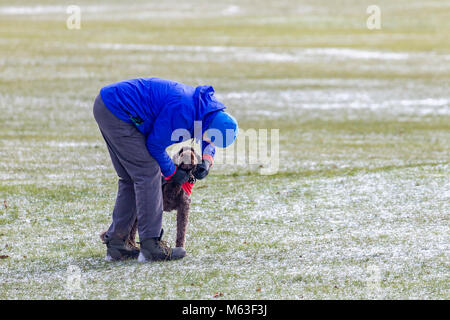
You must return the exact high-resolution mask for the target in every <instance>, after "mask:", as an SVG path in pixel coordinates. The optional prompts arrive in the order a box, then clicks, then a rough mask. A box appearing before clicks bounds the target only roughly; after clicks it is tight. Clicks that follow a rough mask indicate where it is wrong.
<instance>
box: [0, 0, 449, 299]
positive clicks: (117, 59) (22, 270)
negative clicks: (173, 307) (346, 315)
mask: <svg viewBox="0 0 450 320" xmlns="http://www.w3.org/2000/svg"><path fill="white" fill-rule="evenodd" d="M202 3H203V4H202ZM173 4H174V1H172V0H170V1H164V2H161V3H160V4H148V3H147V2H139V1H138V2H136V4H134V5H132V6H128V5H127V6H124V5H123V3H120V2H119V1H112V2H109V3H108V5H107V6H106V5H98V6H95V5H92V4H90V3H88V2H87V1H79V5H80V6H81V9H82V12H83V19H85V20H83V21H82V29H80V30H79V31H69V30H67V29H65V24H64V20H65V18H66V15H65V7H64V6H62V5H61V4H60V3H58V2H56V1H51V0H50V1H46V2H45V3H42V4H36V3H34V2H29V1H22V2H21V3H20V5H19V4H18V5H14V6H12V5H11V4H9V3H5V2H1V1H0V26H1V28H2V29H1V30H4V32H3V33H2V36H1V38H0V53H1V54H0V81H1V86H0V110H1V115H2V116H1V117H0V298H3V299H17V298H28V299H71V298H81V299H84V298H89V299H99V298H115V299H117V298H125V299H127V298H133V299H183V298H185V299H190V298H200V299H210V298H211V299H214V294H215V293H216V292H223V293H224V295H223V298H226V299H239V298H240V299H256V298H262V299H308V298H312V299H320V298H337V299H351V298H363V299H364V298H393V299H401V298H418V299H431V298H437V299H449V298H450V294H449V289H450V288H449V281H448V279H449V267H450V266H449V264H450V263H449V243H450V241H449V240H450V239H449V235H450V228H449V212H450V205H449V203H450V173H449V172H450V170H449V169H450V168H449V156H450V147H449V146H450V126H449V123H450V95H449V92H450V91H449V90H448V89H449V84H450V69H449V64H448V61H449V56H450V51H449V50H450V46H449V43H448V40H446V39H447V37H446V34H445V32H444V31H445V30H448V27H449V20H448V19H447V17H446V16H445V15H444V14H443V10H440V9H439V8H436V7H434V6H433V5H431V4H430V3H429V2H427V1H413V2H411V1H396V2H395V3H393V2H392V1H381V3H380V6H382V7H383V12H385V13H386V15H383V16H385V17H387V18H386V19H387V20H385V21H384V22H383V26H384V27H383V30H382V31H380V32H377V33H371V32H370V31H368V30H366V29H365V24H364V23H365V18H366V16H365V10H362V11H361V12H359V11H358V10H359V9H358V8H361V6H360V5H359V4H357V3H356V1H351V0H349V1H345V2H344V4H342V5H341V4H339V6H338V5H337V4H331V3H330V2H326V1H304V2H302V3H301V4H297V3H294V2H292V1H266V3H265V5H261V6H259V7H258V8H255V7H254V3H253V2H252V1H241V2H239V4H237V3H234V2H231V1H225V2H221V3H220V4H219V3H218V4H214V5H211V6H208V7H205V6H204V2H201V1H196V0H192V1H189V2H186V3H183V4H182V5H181V6H180V5H179V4H178V3H177V5H176V6H174V5H173ZM406 5H408V8H410V11H408V10H406V11H405V6H406ZM363 9H364V8H363ZM337 10H338V11H339V12H340V13H341V14H339V15H336V14H335V13H336V12H337ZM205 13H207V15H205ZM299 13H301V14H299ZM430 15H432V16H433V17H434V20H433V22H430V21H429V19H428V18H427V17H429V16H430ZM389 16H395V17H396V19H395V22H393V21H390V20H389V19H388V17H389ZM411 16H414V17H415V19H411ZM149 17H152V18H151V19H149ZM212 18H214V19H212ZM415 21H421V23H420V24H416V22H415ZM432 23H439V28H438V29H436V28H435V26H434V24H432ZM168 26H170V27H168ZM142 30H145V32H143V31H142ZM342 30H345V32H343V31H342ZM136 76H160V77H165V78H170V79H175V80H180V81H185V82H187V83H190V84H193V85H198V84H211V85H213V86H214V87H215V89H216V94H217V96H218V98H220V99H221V100H222V101H223V102H224V103H225V104H226V105H227V107H228V108H229V110H230V112H231V113H232V114H233V115H235V116H236V118H237V119H238V120H239V122H240V127H241V129H242V132H245V130H246V129H251V128H254V129H259V128H267V129H272V128H274V129H279V130H280V137H279V138H280V140H279V143H280V159H279V160H280V162H279V170H278V172H277V173H276V174H274V175H270V176H261V175H259V174H258V172H259V169H260V168H259V164H258V163H257V164H255V165H249V164H248V163H246V162H245V161H246V160H248V158H247V153H245V154H244V153H241V154H238V155H237V159H238V160H239V161H240V163H239V164H238V165H227V164H220V163H217V164H215V165H214V168H213V171H212V173H211V175H210V176H209V177H208V178H207V179H206V180H205V181H202V182H199V183H198V184H197V185H196V187H195V188H194V191H193V205H192V214H191V219H190V226H189V229H188V234H187V251H188V256H187V257H186V258H185V259H184V260H182V261H176V262H169V263H153V264H138V263H136V262H134V261H129V262H121V263H113V264H111V263H107V262H105V261H104V260H103V258H104V255H105V248H104V245H103V244H101V242H100V240H99V238H98V234H99V233H100V232H101V231H102V230H103V229H104V228H106V227H107V226H108V224H109V223H110V214H111V210H112V206H113V204H114V197H115V192H116V177H115V173H114V171H113V169H112V166H111V163H110V159H109V157H108V153H107V150H106V147H105V145H104V142H103V141H102V138H101V136H100V134H99V132H98V128H97V127H96V123H95V121H94V119H93V116H92V110H91V108H92V104H93V101H94V99H95V96H96V95H97V94H98V90H99V89H100V88H101V87H102V86H103V85H105V84H107V83H110V82H113V81H117V80H121V79H126V78H132V77H136ZM241 139H244V137H243V136H242V137H241ZM271 143H272V141H271ZM164 228H165V231H166V232H165V234H166V236H167V238H168V240H169V242H171V243H174V242H175V214H170V213H169V214H165V217H164ZM218 298H221V297H220V296H219V297H218Z"/></svg>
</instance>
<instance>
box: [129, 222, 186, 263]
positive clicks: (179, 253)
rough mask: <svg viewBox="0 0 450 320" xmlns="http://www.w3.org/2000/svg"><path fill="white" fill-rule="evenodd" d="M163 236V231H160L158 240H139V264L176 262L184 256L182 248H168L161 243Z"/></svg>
mask: <svg viewBox="0 0 450 320" xmlns="http://www.w3.org/2000/svg"><path fill="white" fill-rule="evenodd" d="M163 234H164V230H163V229H161V234H160V236H159V237H158V238H148V239H144V240H141V242H140V244H141V250H140V253H139V258H138V261H139V262H150V261H163V260H177V259H181V258H184V257H185V256H186V250H184V248H178V247H177V248H170V247H169V246H168V245H167V243H166V242H165V241H162V240H161V238H162V236H163Z"/></svg>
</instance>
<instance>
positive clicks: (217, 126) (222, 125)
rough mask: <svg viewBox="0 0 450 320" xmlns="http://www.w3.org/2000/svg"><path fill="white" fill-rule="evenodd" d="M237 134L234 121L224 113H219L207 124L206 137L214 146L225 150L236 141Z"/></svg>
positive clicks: (236, 125) (237, 129)
mask: <svg viewBox="0 0 450 320" xmlns="http://www.w3.org/2000/svg"><path fill="white" fill-rule="evenodd" d="M238 132H239V128H238V124H237V121H236V119H235V118H233V117H232V116H231V115H229V114H228V113H226V112H225V111H219V112H217V114H216V115H215V117H214V119H213V120H212V121H211V123H210V124H209V127H208V130H206V135H207V136H208V138H209V139H210V140H211V142H213V143H214V145H215V146H217V147H220V148H226V147H228V146H229V145H230V144H232V143H233V142H234V140H236V137H237V135H238Z"/></svg>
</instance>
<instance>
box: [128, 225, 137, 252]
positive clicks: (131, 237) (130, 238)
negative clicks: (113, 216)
mask: <svg viewBox="0 0 450 320" xmlns="http://www.w3.org/2000/svg"><path fill="white" fill-rule="evenodd" d="M137 223H138V221H137V218H136V220H135V221H134V223H133V226H132V227H131V230H130V234H129V235H128V239H127V240H126V243H127V244H128V245H129V246H131V247H134V248H137V244H136V232H137Z"/></svg>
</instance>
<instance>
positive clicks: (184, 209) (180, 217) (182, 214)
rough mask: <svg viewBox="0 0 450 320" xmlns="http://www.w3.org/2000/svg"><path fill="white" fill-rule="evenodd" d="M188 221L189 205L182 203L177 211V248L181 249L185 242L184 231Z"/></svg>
mask: <svg viewBox="0 0 450 320" xmlns="http://www.w3.org/2000/svg"><path fill="white" fill-rule="evenodd" d="M188 220H189V203H182V204H180V206H179V207H178V209H177V241H176V246H177V247H183V248H184V245H185V240H186V230H187V225H188Z"/></svg>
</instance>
